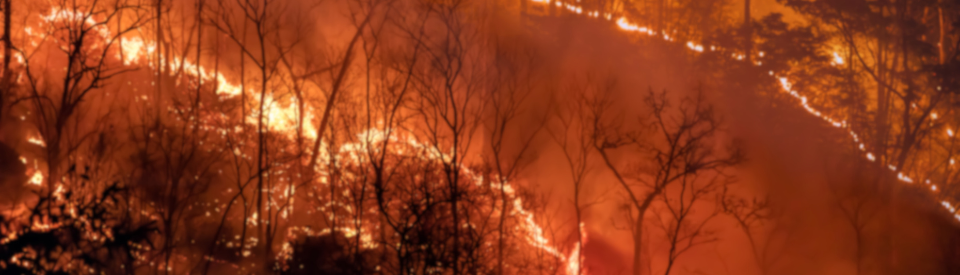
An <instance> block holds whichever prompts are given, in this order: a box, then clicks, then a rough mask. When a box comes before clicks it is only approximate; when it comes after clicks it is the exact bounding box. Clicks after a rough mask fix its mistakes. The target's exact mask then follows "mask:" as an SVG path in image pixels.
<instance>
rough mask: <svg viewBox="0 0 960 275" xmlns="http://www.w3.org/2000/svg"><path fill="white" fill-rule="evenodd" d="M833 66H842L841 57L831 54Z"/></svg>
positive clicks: (834, 53) (835, 53)
mask: <svg viewBox="0 0 960 275" xmlns="http://www.w3.org/2000/svg"><path fill="white" fill-rule="evenodd" d="M831 63H833V65H843V57H840V54H838V53H837V52H833V61H832V62H831Z"/></svg>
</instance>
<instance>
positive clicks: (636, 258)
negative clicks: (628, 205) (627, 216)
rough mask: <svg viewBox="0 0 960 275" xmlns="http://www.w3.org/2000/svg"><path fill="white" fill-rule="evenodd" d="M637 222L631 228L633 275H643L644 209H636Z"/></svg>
mask: <svg viewBox="0 0 960 275" xmlns="http://www.w3.org/2000/svg"><path fill="white" fill-rule="evenodd" d="M637 212H638V213H637V220H636V221H635V222H634V225H633V226H634V228H633V275H643V267H642V266H643V253H642V251H641V250H642V249H643V217H644V215H645V214H646V213H647V209H646V207H643V208H640V209H637Z"/></svg>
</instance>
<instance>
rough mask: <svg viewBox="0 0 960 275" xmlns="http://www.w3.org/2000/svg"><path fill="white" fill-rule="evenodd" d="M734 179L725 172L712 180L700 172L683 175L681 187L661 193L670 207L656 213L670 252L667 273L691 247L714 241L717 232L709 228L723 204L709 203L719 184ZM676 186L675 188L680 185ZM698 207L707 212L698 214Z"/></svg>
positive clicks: (714, 195)
mask: <svg viewBox="0 0 960 275" xmlns="http://www.w3.org/2000/svg"><path fill="white" fill-rule="evenodd" d="M732 182H733V181H732V179H730V178H728V177H726V176H724V175H713V176H712V178H711V179H709V180H701V179H699V177H698V175H691V176H687V177H682V178H680V183H679V186H676V187H678V188H679V189H680V190H670V189H668V190H667V191H664V192H663V193H661V194H660V196H661V201H662V202H663V208H665V209H666V210H667V211H665V212H666V213H665V214H664V213H662V212H664V211H654V214H656V216H657V219H656V221H657V225H659V226H660V228H661V229H663V231H664V233H666V237H667V242H668V243H669V244H670V249H669V251H668V253H667V266H666V269H665V271H664V272H663V274H664V275H669V274H670V271H671V270H672V269H673V266H674V264H676V262H677V259H678V258H680V256H681V255H682V254H683V253H685V252H687V251H689V250H690V249H692V248H694V247H696V246H700V245H703V244H707V243H710V242H714V241H716V240H717V236H716V232H715V231H713V230H710V229H709V228H707V225H708V224H709V223H710V221H711V220H713V218H715V217H716V216H717V215H718V214H719V213H720V212H721V208H720V207H715V205H712V204H708V205H707V206H704V205H703V204H704V203H708V201H705V200H709V199H712V198H713V197H716V195H717V193H718V192H719V191H720V188H723V187H725V186H726V185H729V184H730V183H732ZM678 188H674V189H678ZM671 191H672V192H671ZM696 210H700V211H703V210H707V211H709V212H707V213H706V214H701V216H700V217H698V216H697V212H698V211H696Z"/></svg>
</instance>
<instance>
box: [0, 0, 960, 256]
mask: <svg viewBox="0 0 960 275" xmlns="http://www.w3.org/2000/svg"><path fill="white" fill-rule="evenodd" d="M531 1H532V2H534V3H549V2H548V1H547V0H531ZM556 5H557V7H562V8H564V9H566V10H568V11H570V12H573V13H576V14H584V13H585V14H586V15H587V16H589V17H594V18H603V19H605V20H608V21H612V20H613V19H612V17H613V15H612V14H610V13H601V12H599V11H584V9H583V8H582V7H580V6H577V5H575V4H569V3H563V2H560V1H557V2H556ZM41 18H42V19H43V21H45V22H58V21H67V22H82V24H85V25H90V26H96V30H97V33H98V34H99V35H101V36H103V37H110V36H111V34H110V30H109V29H108V28H107V27H106V26H104V25H98V24H97V22H96V21H95V20H94V18H93V16H92V15H91V14H87V13H83V12H79V11H70V10H65V9H52V10H51V11H50V13H49V14H47V15H41ZM615 23H616V25H617V26H618V27H619V28H620V29H622V30H624V31H629V32H636V33H642V34H647V35H649V36H656V35H657V32H656V31H654V30H653V29H652V28H649V27H646V26H640V25H638V24H636V23H632V22H631V21H629V20H628V19H627V18H626V17H620V18H618V19H617V20H616V21H615ZM26 31H27V34H28V35H30V36H38V35H39V34H37V33H36V32H34V31H33V30H32V29H30V28H26ZM661 38H662V39H663V40H666V41H673V40H674V38H673V37H671V36H670V35H668V34H666V33H664V34H662V37H661ZM118 44H119V45H120V47H118V49H117V53H116V57H117V58H118V59H119V60H120V61H121V62H122V63H123V64H124V65H136V64H143V63H144V62H143V61H144V60H145V59H147V57H149V56H151V55H153V54H154V53H155V52H156V44H157V43H155V42H152V41H148V40H145V39H143V38H140V37H133V38H121V40H120V43H118ZM686 47H687V48H688V49H689V50H691V51H695V52H699V53H702V52H704V51H705V50H706V49H709V50H710V51H716V50H717V49H718V47H716V46H709V47H706V46H704V45H701V44H699V43H696V42H693V41H688V42H686ZM761 56H762V53H761ZM20 58H21V59H18V62H19V63H23V62H24V61H23V60H22V56H20ZM165 58H166V57H161V59H165ZM732 58H734V59H737V60H743V59H745V56H744V55H742V54H734V55H732ZM181 60H183V61H181ZM181 62H182V63H181ZM146 63H147V65H148V66H151V67H154V68H156V67H157V66H158V64H153V63H150V62H146ZM169 63H170V64H172V65H173V66H176V67H183V68H184V70H183V72H184V73H185V74H187V75H189V76H190V77H194V78H197V79H201V80H204V81H215V82H216V84H217V85H216V86H217V90H216V94H217V95H219V96H220V97H221V98H223V99H229V98H234V97H237V96H240V95H241V94H243V93H244V92H247V93H255V91H250V90H248V91H243V90H242V88H241V87H240V85H237V84H234V83H231V82H230V81H228V80H227V79H226V77H225V76H223V75H222V74H219V73H217V74H214V73H210V71H208V70H207V69H205V68H204V67H203V66H202V65H201V64H196V63H192V62H190V61H186V60H185V59H182V58H172V59H171V62H169ZM832 63H834V64H835V65H843V64H844V60H843V58H842V57H840V55H839V54H838V53H836V52H834V53H833V61H832ZM757 65H759V63H758V64H757ZM171 71H172V70H171ZM171 74H173V72H171ZM771 74H772V72H771ZM774 77H776V78H777V80H778V81H779V83H780V84H781V88H782V89H783V91H784V92H785V93H787V94H789V95H791V96H792V97H794V98H795V99H797V100H798V102H799V104H800V106H801V107H802V108H803V109H805V110H806V111H807V112H808V113H809V114H811V115H814V116H816V117H819V118H821V119H823V120H824V121H826V122H828V123H829V124H830V125H832V126H833V127H835V128H849V127H848V125H847V123H846V122H845V121H843V120H838V119H834V118H831V117H829V116H827V115H825V114H823V113H822V112H821V111H819V110H817V109H816V108H814V107H813V106H811V105H810V104H809V102H808V99H807V97H806V96H802V95H800V94H799V93H798V92H797V91H794V90H792V89H791V88H792V84H791V81H790V80H789V79H788V78H786V77H779V76H776V75H774ZM250 98H253V100H258V97H250ZM264 101H265V102H264V104H263V105H264V106H265V108H264V109H263V112H264V113H263V120H262V121H259V122H263V123H264V124H265V125H267V127H268V129H269V130H270V131H276V132H281V133H285V134H287V135H289V136H294V135H296V134H297V131H302V133H304V134H305V136H306V138H308V139H310V140H316V139H317V138H319V137H317V136H316V129H315V125H314V124H313V123H309V122H310V121H313V120H314V118H315V115H314V110H313V109H311V108H310V107H309V106H307V107H305V108H304V110H300V108H299V107H298V106H299V105H300V104H298V102H297V101H296V99H291V100H290V101H289V103H287V104H281V103H280V102H279V101H277V100H275V98H274V97H273V95H272V94H267V96H266V97H265V100H264ZM257 103H259V102H255V104H257ZM254 113H256V112H254ZM258 115H259V114H251V115H250V117H247V118H246V119H245V121H246V123H249V124H256V123H257V122H258V117H259V116H258ZM935 117H936V114H934V118H935ZM301 121H302V122H304V123H302V126H303V127H302V129H301V128H300V127H299V126H298V125H299V123H298V122H301ZM946 131H947V135H948V136H949V137H953V136H954V132H953V131H952V130H951V129H947V130H946ZM849 133H850V136H851V137H852V139H853V140H854V142H857V143H859V138H858V136H857V134H856V133H855V132H854V131H853V130H850V131H849ZM362 135H364V137H373V138H375V139H394V138H397V137H395V136H388V135H387V134H385V133H383V132H382V131H380V130H378V129H368V130H366V131H364V132H363V133H362ZM26 140H27V142H29V143H32V144H35V145H38V146H41V147H46V144H45V143H44V141H43V140H42V139H41V138H39V137H36V136H29V137H27V139H26ZM361 140H363V139H361ZM397 140H400V141H404V142H406V145H408V146H411V147H414V148H416V147H428V146H426V145H423V144H420V143H419V142H417V141H416V140H415V139H414V138H413V137H407V138H401V139H397ZM859 144H860V149H861V150H864V151H865V147H864V146H863V144H862V143H859ZM364 146H366V145H364V144H345V145H342V147H341V148H340V149H341V150H343V151H344V152H350V154H351V155H352V156H354V158H359V156H360V155H362V154H361V153H362V152H361V151H360V150H366V149H365V148H364ZM427 151H428V152H431V153H429V154H427V155H425V157H427V158H431V159H433V160H437V159H441V160H442V158H443V157H444V156H445V155H447V154H441V153H440V152H436V151H435V150H427ZM865 157H866V158H867V159H868V160H870V161H875V160H876V156H875V155H874V154H873V153H872V152H869V151H868V152H866V153H865ZM21 161H22V162H24V163H26V159H23V158H21ZM950 164H951V165H953V164H954V161H953V159H951V160H950ZM464 169H465V173H466V174H468V175H472V176H473V177H469V178H479V177H480V176H479V173H475V172H473V171H470V170H469V169H467V168H464ZM893 170H894V172H897V178H898V180H900V181H901V182H904V183H913V179H911V178H910V177H908V176H906V175H905V174H904V173H903V172H902V171H896V169H893ZM43 180H44V176H43V174H42V173H41V171H40V170H39V169H36V170H35V171H34V173H33V175H32V176H31V177H30V179H29V181H28V183H29V184H33V185H41V184H42V182H43ZM925 183H926V184H928V185H929V186H930V190H931V191H933V192H935V191H937V185H936V184H932V183H930V181H929V180H926V181H925ZM478 184H479V182H478ZM490 186H491V188H494V187H503V188H504V190H506V193H507V195H508V196H509V198H510V199H511V201H512V205H513V210H512V211H513V213H511V214H513V215H517V216H519V217H521V219H520V220H521V221H522V223H521V226H520V229H521V230H522V231H523V232H524V233H525V236H526V239H527V242H528V243H529V245H531V246H533V247H535V248H537V249H541V250H543V251H545V252H547V253H548V254H550V255H553V256H555V257H557V258H560V259H562V260H564V261H565V263H566V269H567V270H566V271H567V273H568V274H583V273H584V272H585V271H584V270H583V267H582V266H580V264H581V263H582V260H583V255H581V250H582V248H581V247H580V244H579V243H578V244H576V245H575V247H574V248H573V249H572V250H571V252H570V254H569V256H566V255H563V253H561V252H560V250H559V249H557V248H556V247H554V246H553V245H551V242H550V240H549V239H548V238H547V237H546V236H545V234H544V231H543V228H542V227H541V226H540V225H539V224H538V223H537V222H536V218H535V216H534V215H533V213H531V212H529V211H528V210H526V209H524V207H523V202H522V199H521V198H520V197H519V196H517V195H516V194H515V192H514V188H513V186H511V185H510V184H509V183H506V182H501V183H496V184H492V185H490ZM62 189H63V187H62V186H58V187H57V193H62ZM288 196H292V194H289V195H288ZM941 205H942V206H943V208H944V209H946V210H948V211H949V212H950V213H951V214H953V215H954V217H955V218H956V219H957V220H960V214H956V209H955V207H954V206H953V205H954V204H953V203H951V202H948V201H946V200H943V201H941ZM284 214H286V213H284ZM500 214H501V215H506V214H507V213H500ZM255 220H256V219H251V221H255ZM35 226H39V227H41V228H50V226H51V225H43V224H41V225H35ZM578 226H580V227H581V228H582V227H584V225H583V224H580V225H578ZM290 230H291V231H290V232H289V233H288V234H292V232H309V233H308V234H318V235H321V234H329V232H330V231H329V230H330V229H324V230H325V231H321V232H312V231H308V229H305V228H302V227H295V228H291V229H290ZM336 230H337V231H339V232H343V233H344V234H345V235H347V237H352V236H357V235H359V236H360V238H361V240H362V242H363V246H364V247H367V248H373V247H376V245H377V244H376V243H374V242H373V241H372V237H371V236H370V233H369V232H366V231H364V230H365V229H364V228H363V227H361V228H360V229H359V230H357V229H356V228H347V227H344V228H337V229H336ZM581 231H582V232H584V233H583V234H584V235H583V236H582V238H583V239H584V241H586V237H587V236H586V233H585V232H586V231H585V230H581ZM7 239H9V237H8V238H7ZM282 251H283V253H281V254H284V253H292V252H291V250H290V248H289V245H287V244H285V246H284V247H283V250H282Z"/></svg>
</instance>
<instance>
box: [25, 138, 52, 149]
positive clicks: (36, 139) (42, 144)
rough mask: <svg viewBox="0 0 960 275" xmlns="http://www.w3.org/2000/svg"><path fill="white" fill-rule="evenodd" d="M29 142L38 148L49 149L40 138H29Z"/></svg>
mask: <svg viewBox="0 0 960 275" xmlns="http://www.w3.org/2000/svg"><path fill="white" fill-rule="evenodd" d="M27 142H29V143H33V144H36V145H37V146H40V147H47V144H46V143H45V142H43V139H41V138H40V137H36V136H29V137H27Z"/></svg>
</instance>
